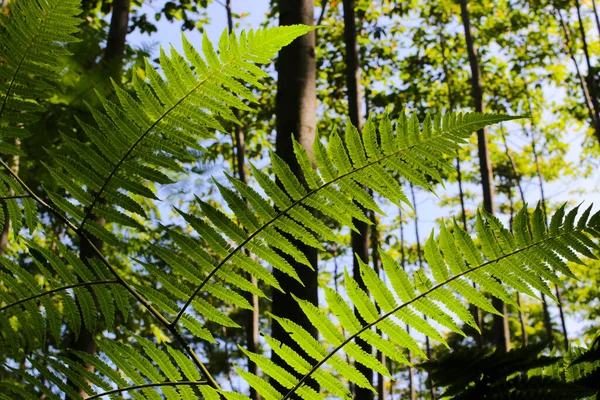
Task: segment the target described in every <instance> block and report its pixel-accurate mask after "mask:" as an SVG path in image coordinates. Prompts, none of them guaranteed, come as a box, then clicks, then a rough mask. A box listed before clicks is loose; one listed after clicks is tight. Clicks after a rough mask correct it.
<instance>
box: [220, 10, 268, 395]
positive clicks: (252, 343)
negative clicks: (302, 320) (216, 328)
mask: <svg viewBox="0 0 600 400" xmlns="http://www.w3.org/2000/svg"><path fill="white" fill-rule="evenodd" d="M225 9H226V11H227V27H228V30H229V33H230V34H231V32H233V14H232V12H231V0H227V2H226V3H225ZM233 114H234V115H235V117H236V118H238V119H239V117H240V113H239V111H238V110H237V109H234V110H233ZM234 129H235V132H234V134H233V139H234V150H235V151H234V153H235V154H234V159H235V160H236V161H237V162H234V164H235V166H236V167H237V168H236V169H237V175H238V178H239V179H240V181H242V182H244V183H248V176H247V175H246V158H245V156H244V153H245V137H244V131H243V130H242V127H241V126H240V125H237V124H235V125H234ZM248 278H249V279H250V282H252V284H253V285H254V286H257V285H258V282H257V280H256V278H255V277H254V276H252V275H249V276H248ZM247 300H248V302H249V303H250V304H251V305H252V307H253V308H254V309H253V310H247V311H246V327H245V328H246V348H247V349H248V351H250V352H252V353H256V352H257V350H258V296H257V295H255V294H252V293H248V294H247ZM248 372H249V373H251V374H253V375H258V367H257V366H256V363H255V362H254V361H252V360H250V359H248ZM259 397H260V396H259V395H258V393H257V392H256V389H254V388H250V398H251V399H253V400H255V399H258V398H259Z"/></svg>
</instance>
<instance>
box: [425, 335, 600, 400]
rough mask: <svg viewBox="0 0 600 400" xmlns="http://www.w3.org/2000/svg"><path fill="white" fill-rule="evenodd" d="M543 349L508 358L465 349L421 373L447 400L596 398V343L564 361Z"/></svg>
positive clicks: (529, 349) (526, 350)
mask: <svg viewBox="0 0 600 400" xmlns="http://www.w3.org/2000/svg"><path fill="white" fill-rule="evenodd" d="M545 346H546V344H545V343H538V344H535V345H529V346H524V347H522V348H519V349H515V350H512V351H510V352H508V353H504V354H502V353H498V352H493V351H483V352H482V351H481V350H478V349H475V348H470V349H467V348H463V349H458V350H456V351H454V352H452V353H448V354H447V355H445V356H443V357H441V358H440V359H438V360H436V361H430V362H426V363H423V364H421V367H423V368H425V369H426V370H428V371H429V372H430V373H431V374H432V375H431V376H432V379H433V380H434V381H435V382H436V384H437V385H438V386H441V387H446V390H445V391H444V394H443V396H451V397H452V398H453V399H473V398H485V399H488V398H490V399H492V398H497V399H505V398H547V399H579V398H582V397H586V398H589V397H590V396H594V395H595V394H597V392H598V383H597V382H598V381H597V379H598V374H600V368H599V367H600V363H599V362H598V361H599V358H598V350H597V340H596V342H595V343H594V345H593V346H592V347H591V348H589V349H582V348H574V349H571V350H570V351H569V352H567V354H565V355H564V356H563V357H557V356H555V355H549V356H548V355H544V354H542V353H543V351H544V348H545ZM459 365H460V366H462V367H461V368H456V367H457V366H459Z"/></svg>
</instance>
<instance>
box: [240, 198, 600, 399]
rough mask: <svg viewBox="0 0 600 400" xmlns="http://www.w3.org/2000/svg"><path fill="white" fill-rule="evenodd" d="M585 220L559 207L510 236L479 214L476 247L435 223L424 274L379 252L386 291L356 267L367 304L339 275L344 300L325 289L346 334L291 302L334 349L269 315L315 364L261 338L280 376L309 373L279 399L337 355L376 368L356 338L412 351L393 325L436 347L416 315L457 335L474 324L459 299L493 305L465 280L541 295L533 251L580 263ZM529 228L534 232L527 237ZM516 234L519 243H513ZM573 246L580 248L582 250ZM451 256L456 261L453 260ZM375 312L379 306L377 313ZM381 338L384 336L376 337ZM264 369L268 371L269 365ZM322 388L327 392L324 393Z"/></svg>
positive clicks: (596, 218) (594, 230) (597, 222)
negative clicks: (546, 219)
mask: <svg viewBox="0 0 600 400" xmlns="http://www.w3.org/2000/svg"><path fill="white" fill-rule="evenodd" d="M540 211H541V208H540V207H539V206H538V208H537V209H536V211H535V212H534V218H535V215H536V214H537V213H540ZM525 213H526V211H521V216H520V217H519V218H521V219H522V220H523V218H524V216H525V215H526V214H525ZM588 214H589V213H586V214H584V215H583V216H582V217H581V218H580V220H579V221H578V223H577V224H575V219H576V217H575V216H574V215H573V213H568V214H567V213H566V212H565V210H564V209H559V210H558V211H557V212H556V213H555V214H554V215H553V217H552V218H553V220H551V221H554V222H551V224H550V226H549V227H548V228H546V226H545V225H538V226H537V227H535V228H534V227H533V225H534V224H532V227H531V228H529V227H528V224H526V223H520V224H519V225H518V229H521V230H522V231H521V232H519V233H518V235H517V234H516V233H515V234H513V233H511V232H509V231H508V230H507V229H505V228H504V227H503V226H502V224H501V223H500V221H499V220H498V219H497V218H495V217H493V216H492V215H490V214H488V213H485V212H484V211H480V212H479V213H478V222H477V225H476V230H477V236H478V238H479V243H480V246H477V245H475V242H474V241H473V240H472V239H471V238H470V236H469V235H468V234H467V232H465V231H464V230H462V228H460V227H459V226H458V225H457V224H456V223H454V224H452V225H450V226H449V227H448V226H447V225H446V223H443V224H442V225H441V230H440V235H439V237H438V238H437V239H435V237H434V235H433V234H432V235H431V236H430V237H429V239H428V241H427V244H426V246H425V261H426V264H427V265H428V266H429V268H427V269H420V270H417V271H415V272H414V273H413V274H412V277H411V276H410V274H409V273H406V272H404V271H403V270H402V269H401V268H400V266H399V265H398V263H397V262H396V261H395V260H394V259H393V258H392V257H391V256H389V255H387V254H385V253H384V252H381V259H382V263H383V268H384V270H385V271H386V274H387V276H388V277H389V278H390V282H391V288H389V287H387V285H386V284H385V283H384V282H383V281H382V280H381V279H380V278H379V277H378V276H377V274H376V273H375V271H374V270H373V269H372V268H371V267H369V266H368V265H366V264H364V263H360V270H361V277H362V279H363V281H364V283H365V285H366V287H367V289H368V290H369V292H370V293H371V295H372V296H373V299H374V300H371V299H370V298H369V296H368V295H367V294H366V293H365V292H364V291H363V290H362V289H360V288H359V287H358V284H357V283H356V282H355V281H354V280H353V279H352V278H351V277H350V276H349V275H348V273H347V272H346V273H345V277H344V281H345V286H346V294H347V296H348V300H345V299H344V298H343V297H342V296H341V295H340V294H338V293H336V292H335V291H333V290H332V289H329V288H327V289H325V294H326V300H327V303H328V305H329V307H330V308H331V310H332V312H333V315H335V316H336V317H337V318H338V319H339V321H340V322H341V323H342V324H343V326H344V327H345V328H346V331H347V333H346V334H344V332H343V331H341V330H339V329H338V328H337V327H336V326H335V325H334V323H333V321H331V320H329V317H328V316H327V315H326V314H324V313H323V312H321V311H320V310H319V309H318V308H316V307H315V306H313V305H311V304H310V303H308V302H306V301H302V300H298V299H296V301H298V303H299V304H300V306H301V309H302V310H303V312H304V314H305V315H306V317H307V318H308V320H309V321H310V322H311V324H312V325H313V326H315V328H317V330H318V331H319V332H320V335H322V336H323V337H324V338H325V339H326V341H327V342H328V343H331V344H332V346H334V349H333V350H327V351H326V355H323V354H324V351H325V349H324V348H323V346H322V345H319V344H318V343H317V342H316V340H315V339H313V338H312V337H311V336H310V335H309V334H308V333H307V332H306V331H304V330H303V329H302V328H300V327H299V326H297V325H296V324H294V323H292V322H291V321H288V320H285V319H281V318H278V317H276V316H272V317H273V318H274V319H275V320H276V321H277V322H278V323H280V324H281V325H282V326H283V327H284V328H285V330H286V331H287V332H288V333H289V334H290V336H291V337H292V339H293V340H294V341H295V342H296V343H298V345H299V346H300V348H302V349H303V350H304V351H305V352H306V354H307V355H308V357H310V359H312V360H314V361H316V363H315V362H314V361H313V362H309V361H308V360H306V359H304V358H303V357H300V356H299V355H297V354H295V353H291V352H290V351H289V350H287V349H285V350H281V346H280V344H279V343H278V342H276V341H274V340H272V339H267V342H268V343H269V344H271V345H272V346H275V347H274V350H273V351H276V352H278V353H281V354H282V357H281V359H282V362H283V363H285V365H280V366H279V367H282V368H284V369H285V368H286V365H287V366H288V367H287V369H288V370H289V369H290V368H291V369H294V370H296V371H298V372H300V373H302V372H301V371H304V370H305V369H306V367H307V366H309V365H310V366H311V369H310V371H309V372H305V373H304V376H303V377H302V378H301V379H299V380H297V381H296V384H295V385H294V387H293V388H292V389H291V390H290V391H289V392H288V393H287V394H286V395H285V396H284V397H283V398H284V399H287V398H289V396H290V395H291V394H292V393H294V392H297V390H298V389H299V388H300V387H303V385H305V384H306V382H307V380H308V379H316V376H315V377H313V374H316V373H317V371H319V368H321V367H322V366H324V365H325V364H327V365H329V366H330V367H331V368H334V369H336V370H339V368H340V366H339V363H340V360H342V358H340V353H341V352H342V351H343V352H344V353H346V355H347V356H348V357H350V358H351V359H353V360H354V361H355V362H356V363H361V364H364V365H368V366H369V368H372V369H376V368H377V365H376V364H372V363H369V361H367V360H366V359H365V358H364V354H361V353H359V352H358V351H357V350H356V346H357V345H356V344H355V343H354V342H353V341H354V339H356V338H357V337H360V338H362V339H363V340H367V341H368V342H369V343H370V344H372V345H373V346H374V347H376V348H378V349H379V350H381V351H386V352H387V351H389V353H390V354H401V352H400V351H399V350H394V349H400V348H403V347H404V348H410V349H411V350H412V347H413V346H414V345H415V344H416V343H414V344H413V343H411V341H410V340H405V338H403V337H402V336H401V335H399V334H398V332H402V327H401V326H400V325H399V324H398V322H399V321H402V323H403V324H404V323H406V324H408V325H409V326H411V327H412V328H414V329H417V330H419V331H421V332H422V333H423V334H425V335H427V336H429V337H431V338H433V339H436V340H438V341H440V342H442V343H444V339H443V336H442V333H441V332H439V331H438V330H437V329H436V328H434V327H433V326H432V325H430V324H429V323H428V322H427V321H426V320H425V319H423V318H422V317H419V316H418V314H417V311H418V312H419V313H424V314H425V315H427V316H428V317H430V318H432V319H433V320H435V321H436V322H438V323H440V324H441V325H443V326H446V327H447V328H449V329H450V330H454V331H457V332H458V333H461V332H462V331H461V330H460V328H459V327H458V325H457V324H456V322H455V321H456V320H459V321H462V322H464V323H467V324H469V325H472V326H476V325H475V323H474V321H473V319H472V316H471V315H470V313H469V312H468V309H467V307H466V304H464V301H465V300H466V301H467V302H472V303H473V304H475V303H477V304H483V305H485V306H486V307H489V308H491V309H492V310H493V307H491V305H490V303H489V300H486V299H485V298H484V297H483V296H482V295H481V294H480V293H479V292H478V291H477V290H475V289H474V288H473V286H472V285H471V284H470V282H469V281H473V282H475V281H477V282H478V283H479V284H480V285H482V289H483V290H487V291H488V292H489V293H491V294H492V295H493V296H495V297H498V298H503V297H504V296H505V295H510V293H509V290H512V291H517V290H519V291H520V290H521V289H522V288H527V289H528V291H529V292H531V293H532V294H534V295H535V293H536V292H537V291H544V290H546V289H545V288H546V286H547V284H548V283H547V282H546V281H545V280H543V279H541V278H540V279H532V276H535V274H536V272H535V271H537V269H539V266H538V264H544V260H545V257H544V256H542V255H541V253H540V251H541V249H543V250H544V251H550V252H552V254H554V256H556V257H557V258H558V259H561V260H562V259H563V257H564V258H566V257H567V256H568V257H569V260H570V261H572V262H582V260H581V257H587V256H588V255H589V254H593V252H592V250H594V249H596V248H597V247H598V245H597V243H596V240H598V239H600V229H599V228H600V213H596V214H594V215H593V216H592V217H591V218H589V220H588ZM450 229H451V230H450ZM534 229H536V230H537V231H536V233H535V234H534V233H533V230H534ZM517 236H518V237H519V239H517V238H516V237H517ZM582 238H585V239H582ZM556 244H558V246H556ZM582 246H584V247H585V250H584V249H583V248H582ZM577 248H581V250H582V251H579V250H577ZM463 257H464V258H463ZM459 258H461V261H460V262H459ZM563 263H564V261H563ZM546 267H547V268H548V269H549V271H551V273H552V274H558V273H562V272H561V271H560V269H557V268H553V267H552V266H551V265H549V264H546ZM563 267H566V264H565V265H564V266H563V265H561V268H563ZM497 279H502V281H503V286H499V287H500V288H501V290H498V287H497V286H496V284H497ZM492 282H493V283H492ZM398 300H400V303H399V301H398ZM351 306H354V307H355V308H356V310H357V311H358V313H359V314H360V316H361V317H362V318H363V319H364V320H365V323H364V324H361V323H360V321H359V320H358V319H357V318H356V316H354V315H353V312H352V309H351ZM377 307H380V308H381V312H380V311H378V308H377ZM494 311H495V310H494ZM373 327H377V328H378V330H379V331H381V332H382V333H379V331H374V330H372V328H373ZM383 334H386V335H387V336H388V337H384V336H383ZM408 337H409V338H410V336H408ZM411 339H412V338H411ZM396 346H397V347H396ZM417 349H418V346H417ZM253 357H255V356H253ZM257 360H258V358H257ZM398 361H400V362H405V363H408V362H407V360H406V359H403V357H402V356H400V357H398ZM266 368H267V369H268V370H271V371H275V369H274V367H272V366H268V367H266ZM342 368H344V369H348V371H345V372H344V376H350V374H353V373H354V371H353V370H352V368H353V367H352V366H351V365H349V364H346V365H345V366H342ZM349 368H350V369H349ZM276 371H279V369H277V370H276ZM382 372H383V371H382ZM273 373H274V375H275V377H277V376H279V373H278V372H273ZM267 374H268V373H267ZM361 377H362V376H361ZM362 378H364V377H362ZM351 379H352V381H354V382H357V384H359V385H360V383H359V382H361V381H359V380H355V379H360V378H359V377H358V376H356V375H352V378H351ZM249 383H250V384H251V385H252V384H257V385H262V383H257V382H256V378H253V380H252V382H250V381H249ZM284 386H285V385H284ZM288 386H289V385H288ZM326 390H329V387H327V388H326ZM336 390H337V389H336ZM298 393H299V392H298Z"/></svg>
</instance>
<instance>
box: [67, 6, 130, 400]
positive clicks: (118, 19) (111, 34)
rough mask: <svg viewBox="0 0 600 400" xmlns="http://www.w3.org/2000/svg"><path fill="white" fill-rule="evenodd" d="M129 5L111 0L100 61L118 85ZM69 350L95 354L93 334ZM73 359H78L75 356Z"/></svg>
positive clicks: (84, 333) (84, 255)
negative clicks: (106, 37)
mask: <svg viewBox="0 0 600 400" xmlns="http://www.w3.org/2000/svg"><path fill="white" fill-rule="evenodd" d="M129 5H130V4H129V0H113V3H112V15H111V19H110V28H109V31H108V39H107V41H106V48H105V50H104V59H103V60H102V62H103V63H106V64H107V65H108V66H109V74H110V77H111V78H113V79H114V80H115V81H116V82H117V83H120V76H121V72H122V65H123V56H124V55H125V39H126V37H127V29H128V25H129ZM90 219H93V220H94V221H95V222H96V223H98V224H99V225H100V226H104V225H105V224H106V221H105V220H104V218H100V217H97V216H92V217H91V218H90ZM90 240H91V242H92V243H91V244H90V243H89V242H88V241H87V240H85V239H84V238H83V237H81V238H80V248H79V256H80V257H81V259H82V260H84V261H85V260H86V259H88V258H94V257H97V254H96V252H95V251H94V249H93V247H92V244H93V246H94V247H96V248H97V249H98V250H100V251H101V252H102V250H103V248H104V243H103V242H102V241H101V240H99V239H97V238H94V237H91V238H90ZM71 348H72V349H74V350H79V351H82V352H85V353H89V354H95V353H96V342H95V341H94V335H93V332H90V331H88V329H87V328H86V327H85V326H82V328H81V331H80V332H79V337H77V338H76V339H75V341H74V342H73V344H72V346H71ZM74 358H75V359H78V358H77V357H76V356H75V357H74ZM83 365H84V367H85V368H86V369H87V370H89V371H92V372H93V371H94V367H93V366H91V365H88V364H85V363H83ZM68 383H69V384H70V385H71V386H73V387H75V388H76V389H77V391H78V393H79V395H80V396H82V397H83V398H84V399H85V398H87V397H88V395H87V394H86V393H85V391H84V390H83V389H82V388H79V387H77V385H76V384H75V383H74V382H68Z"/></svg>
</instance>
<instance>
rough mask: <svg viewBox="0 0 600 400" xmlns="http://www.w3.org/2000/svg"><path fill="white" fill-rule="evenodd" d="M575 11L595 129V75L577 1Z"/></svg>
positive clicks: (599, 112) (598, 107)
mask: <svg viewBox="0 0 600 400" xmlns="http://www.w3.org/2000/svg"><path fill="white" fill-rule="evenodd" d="M575 9H576V10H577V20H578V22H579V34H580V35H581V44H582V45H583V55H584V56H585V63H586V65H587V79H586V83H587V85H588V91H589V93H590V98H591V100H592V107H593V109H594V120H595V121H596V123H597V125H596V128H598V127H600V104H598V83H597V82H596V74H595V71H594V67H593V66H592V62H591V61H590V51H589V49H588V44H587V35H586V33H585V27H584V26H583V20H582V18H581V6H580V4H579V0H575ZM597 135H598V141H599V143H598V144H600V133H599V132H598V131H597Z"/></svg>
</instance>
